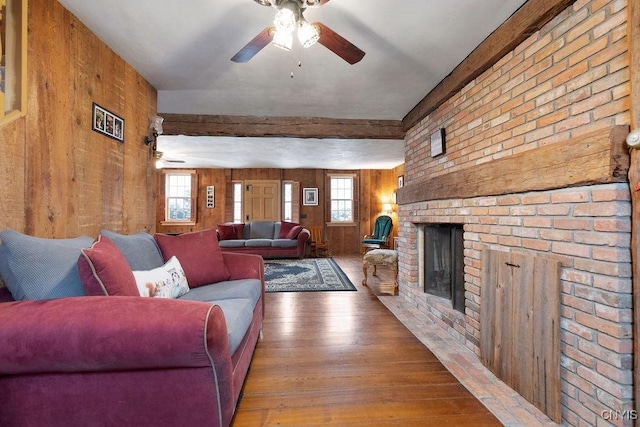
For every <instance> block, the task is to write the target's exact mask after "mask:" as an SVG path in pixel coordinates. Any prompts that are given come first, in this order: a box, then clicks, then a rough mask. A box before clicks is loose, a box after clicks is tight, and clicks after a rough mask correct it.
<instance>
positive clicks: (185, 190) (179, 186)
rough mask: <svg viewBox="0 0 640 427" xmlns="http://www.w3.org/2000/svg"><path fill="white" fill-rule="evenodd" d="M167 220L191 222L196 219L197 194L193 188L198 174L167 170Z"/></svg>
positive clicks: (195, 186)
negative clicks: (195, 194)
mask: <svg viewBox="0 0 640 427" xmlns="http://www.w3.org/2000/svg"><path fill="white" fill-rule="evenodd" d="M165 173H166V181H165V221H167V222H189V223H193V222H195V221H196V217H195V210H194V208H195V206H196V203H195V196H194V191H193V190H192V189H195V188H197V185H196V184H195V181H196V180H195V178H196V174H195V172H192V171H180V172H165Z"/></svg>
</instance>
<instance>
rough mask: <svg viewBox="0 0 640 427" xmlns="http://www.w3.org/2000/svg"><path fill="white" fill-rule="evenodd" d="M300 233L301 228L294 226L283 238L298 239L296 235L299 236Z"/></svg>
mask: <svg viewBox="0 0 640 427" xmlns="http://www.w3.org/2000/svg"><path fill="white" fill-rule="evenodd" d="M301 231H302V226H301V225H296V226H295V227H293V228H292V229H291V230H289V233H287V235H286V237H285V238H286V239H291V240H293V239H295V238H296V237H298V234H300V232H301Z"/></svg>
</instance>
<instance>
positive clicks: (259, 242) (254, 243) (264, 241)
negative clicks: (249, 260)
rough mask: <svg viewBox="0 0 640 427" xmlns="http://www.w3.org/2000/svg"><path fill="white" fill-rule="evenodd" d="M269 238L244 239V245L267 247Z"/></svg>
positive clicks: (269, 244) (269, 242) (269, 243)
mask: <svg viewBox="0 0 640 427" xmlns="http://www.w3.org/2000/svg"><path fill="white" fill-rule="evenodd" d="M272 241H273V240H271V239H249V240H245V242H244V245H245V246H248V247H252V248H253V247H265V246H266V247H269V246H271V242H272Z"/></svg>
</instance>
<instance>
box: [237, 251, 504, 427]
mask: <svg viewBox="0 0 640 427" xmlns="http://www.w3.org/2000/svg"><path fill="white" fill-rule="evenodd" d="M361 260H362V258H361V257H360V256H350V257H340V258H336V261H338V263H339V264H340V266H341V267H342V268H343V270H344V271H345V273H347V275H348V276H349V278H350V279H351V281H352V282H353V283H354V284H355V285H356V287H357V288H358V291H357V292H302V293H295V292H290V293H269V294H267V295H266V315H265V322H264V328H263V335H264V336H263V338H262V340H261V341H260V342H259V343H258V346H257V348H256V351H255V354H254V357H253V361H252V364H251V369H250V372H249V375H248V377H247V381H246V383H245V386H244V390H243V396H242V397H241V400H240V403H239V406H238V409H237V412H236V416H235V418H234V422H233V426H234V427H241V426H251V427H254V426H273V425H279V426H312V425H323V426H324V425H339V426H348V425H352V426H355V425H367V426H393V425H398V426H400V425H401V426H412V425H420V426H426V425H432V426H439V425H451V426H456V425H459V426H462V425H464V426H468V425H474V426H495V425H501V423H500V422H499V421H498V420H497V419H496V418H495V417H494V416H493V415H492V414H491V413H490V412H489V411H488V410H487V409H486V408H485V407H484V406H483V405H482V404H481V403H480V402H479V401H478V400H477V399H476V398H475V397H473V396H472V395H471V393H469V392H468V391H467V390H466V389H465V388H464V387H463V386H462V385H461V384H460V383H459V382H458V381H457V380H456V379H455V377H454V376H453V375H452V374H451V373H449V372H448V371H447V370H446V369H445V368H444V366H443V365H442V364H441V363H440V362H439V361H438V360H437V359H436V357H435V356H434V355H433V354H432V353H431V351H429V350H428V349H427V348H426V347H425V346H424V345H422V344H421V343H420V342H419V341H418V339H417V338H415V337H414V336H413V335H412V334H411V332H409V330H407V329H406V328H405V327H404V326H403V325H402V323H400V322H399V321H398V320H397V319H396V318H395V317H394V316H393V314H391V312H389V311H388V310H387V309H386V307H385V306H384V305H383V304H382V303H380V301H379V300H378V299H377V297H376V296H375V295H374V292H382V293H384V292H386V291H388V290H391V289H392V285H391V282H392V275H391V273H390V272H389V271H388V269H386V268H379V269H378V273H379V277H378V278H373V277H371V275H370V276H369V285H370V287H371V288H370V289H369V288H366V287H363V286H362V284H361V282H362V278H363V275H362V267H361V266H362V264H361ZM385 281H386V282H388V283H384V282H385ZM372 290H373V291H374V292H372Z"/></svg>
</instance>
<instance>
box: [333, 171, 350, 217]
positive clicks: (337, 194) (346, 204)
mask: <svg viewBox="0 0 640 427" xmlns="http://www.w3.org/2000/svg"><path fill="white" fill-rule="evenodd" d="M353 182H354V180H353V176H350V175H333V176H331V177H330V187H331V222H353V187H354V185H353Z"/></svg>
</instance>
